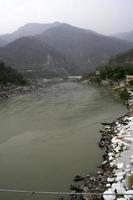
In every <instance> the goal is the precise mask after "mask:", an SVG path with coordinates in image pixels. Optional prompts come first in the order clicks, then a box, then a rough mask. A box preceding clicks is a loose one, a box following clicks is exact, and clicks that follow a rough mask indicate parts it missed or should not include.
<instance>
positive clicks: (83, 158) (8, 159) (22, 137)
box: [0, 82, 126, 200]
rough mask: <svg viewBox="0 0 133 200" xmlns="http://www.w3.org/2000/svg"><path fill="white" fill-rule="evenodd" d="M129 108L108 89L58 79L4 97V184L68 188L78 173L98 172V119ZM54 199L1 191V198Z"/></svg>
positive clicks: (0, 122) (0, 113)
mask: <svg viewBox="0 0 133 200" xmlns="http://www.w3.org/2000/svg"><path fill="white" fill-rule="evenodd" d="M124 113H126V108H125V107H124V106H123V105H122V103H121V102H120V100H119V99H117V98H115V97H114V96H113V95H112V94H111V92H110V91H108V90H107V89H104V88H98V87H94V86H88V85H85V84H79V83H74V82H54V83H49V84H46V86H45V87H44V89H42V90H41V91H38V92H36V93H34V94H27V95H23V96H17V97H12V98H9V99H8V100H1V101H0V188H4V189H21V190H39V191H69V186H70V184H71V183H72V180H73V178H74V176H75V175H77V174H79V175H86V174H88V173H95V172H96V170H97V168H96V167H97V166H98V165H100V163H101V161H102V151H101V150H99V148H98V146H97V142H98V141H99V139H100V133H99V132H98V131H99V129H101V125H100V123H102V122H106V121H111V120H113V119H115V118H116V117H119V116H121V115H122V114H124ZM23 199H29V200H31V199H32V200H33V199H34V200H35V199H36V200H37V199H39V200H51V199H52V200H53V199H57V197H55V196H54V197H53V196H45V195H33V196H26V195H23V194H10V193H0V200H23Z"/></svg>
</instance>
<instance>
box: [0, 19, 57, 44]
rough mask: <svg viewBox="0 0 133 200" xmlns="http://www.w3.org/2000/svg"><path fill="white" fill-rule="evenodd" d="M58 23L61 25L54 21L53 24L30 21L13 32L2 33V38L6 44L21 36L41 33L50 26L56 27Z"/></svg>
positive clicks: (0, 37)
mask: <svg viewBox="0 0 133 200" xmlns="http://www.w3.org/2000/svg"><path fill="white" fill-rule="evenodd" d="M58 25H60V23H59V22H54V23H51V24H40V23H28V24H25V25H24V26H22V27H20V28H19V29H18V30H17V31H15V32H13V33H9V34H5V35H1V36H0V39H1V40H4V41H5V42H6V44H8V43H9V42H12V41H14V40H16V39H19V38H21V37H25V36H35V35H39V34H41V33H43V32H45V31H46V30H48V29H49V28H52V27H56V26H58Z"/></svg>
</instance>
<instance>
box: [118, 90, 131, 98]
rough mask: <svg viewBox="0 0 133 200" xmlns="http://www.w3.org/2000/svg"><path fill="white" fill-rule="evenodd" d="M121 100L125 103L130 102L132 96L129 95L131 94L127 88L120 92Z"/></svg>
mask: <svg viewBox="0 0 133 200" xmlns="http://www.w3.org/2000/svg"><path fill="white" fill-rule="evenodd" d="M120 98H121V99H122V100H124V101H127V100H129V98H130V94H129V92H128V91H127V89H126V88H125V89H123V90H122V91H121V92H120Z"/></svg>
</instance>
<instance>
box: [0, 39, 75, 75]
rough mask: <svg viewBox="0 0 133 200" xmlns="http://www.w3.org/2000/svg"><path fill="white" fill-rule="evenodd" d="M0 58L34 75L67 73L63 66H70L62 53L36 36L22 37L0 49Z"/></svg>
mask: <svg viewBox="0 0 133 200" xmlns="http://www.w3.org/2000/svg"><path fill="white" fill-rule="evenodd" d="M0 60H4V61H5V62H6V63H7V64H8V65H9V64H10V65H12V66H14V68H16V69H18V70H20V71H23V72H26V74H28V72H32V73H33V74H35V76H37V77H40V76H44V75H47V76H49V75H50V76H52V77H54V76H61V75H68V72H67V70H66V69H65V68H67V66H71V63H69V61H67V60H66V59H65V58H64V57H63V56H62V55H60V54H59V53H57V52H55V51H54V50H53V49H51V48H49V46H48V45H47V44H45V43H44V42H43V43H42V41H41V40H40V39H39V38H37V37H24V38H20V39H17V40H15V41H14V42H12V43H10V44H8V45H7V46H5V47H3V48H1V49H0Z"/></svg>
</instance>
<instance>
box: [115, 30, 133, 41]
mask: <svg viewBox="0 0 133 200" xmlns="http://www.w3.org/2000/svg"><path fill="white" fill-rule="evenodd" d="M113 37H115V38H118V39H122V40H127V41H129V42H133V31H129V32H125V33H118V34H115V35H113Z"/></svg>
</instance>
